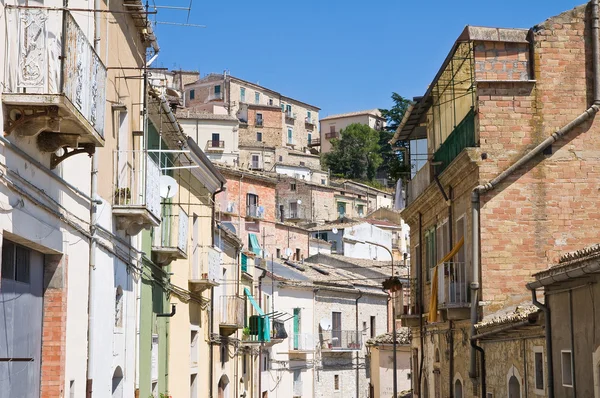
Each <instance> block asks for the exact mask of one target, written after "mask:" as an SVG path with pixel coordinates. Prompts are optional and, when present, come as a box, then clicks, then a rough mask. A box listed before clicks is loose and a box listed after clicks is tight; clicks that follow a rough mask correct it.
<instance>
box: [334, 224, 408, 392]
mask: <svg viewBox="0 0 600 398" xmlns="http://www.w3.org/2000/svg"><path fill="white" fill-rule="evenodd" d="M342 241H343V242H346V243H351V244H357V243H362V244H365V245H373V246H378V247H381V248H383V249H385V250H386V251H387V252H388V253H389V254H390V258H391V260H392V276H391V278H390V280H393V279H394V277H395V276H394V255H393V254H392V251H391V250H390V249H389V248H388V247H387V246H384V245H382V244H381V243H376V242H370V241H364V240H358V239H353V238H350V237H346V236H344V237H343V238H342ZM392 292H393V290H392ZM392 340H393V343H392V344H393V347H394V353H393V354H392V355H393V362H394V374H393V380H394V398H397V397H398V372H397V370H396V369H397V365H398V362H397V360H396V348H397V346H398V342H397V341H396V300H394V297H392Z"/></svg>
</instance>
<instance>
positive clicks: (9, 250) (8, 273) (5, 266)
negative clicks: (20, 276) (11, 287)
mask: <svg viewBox="0 0 600 398" xmlns="http://www.w3.org/2000/svg"><path fill="white" fill-rule="evenodd" d="M2 278H4V279H15V244H14V243H12V242H9V241H7V240H4V242H3V243H2Z"/></svg>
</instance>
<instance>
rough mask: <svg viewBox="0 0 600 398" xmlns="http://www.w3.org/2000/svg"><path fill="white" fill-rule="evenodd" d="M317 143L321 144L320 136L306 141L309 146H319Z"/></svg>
mask: <svg viewBox="0 0 600 398" xmlns="http://www.w3.org/2000/svg"><path fill="white" fill-rule="evenodd" d="M319 145H321V139H320V138H312V139H311V140H310V141H308V146H310V147H313V146H319Z"/></svg>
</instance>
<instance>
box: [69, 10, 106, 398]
mask: <svg viewBox="0 0 600 398" xmlns="http://www.w3.org/2000/svg"><path fill="white" fill-rule="evenodd" d="M94 9H95V10H99V9H100V0H94ZM64 39H65V35H64V34H63V43H64V42H65V40H64ZM63 49H64V45H63ZM94 50H95V51H96V53H100V13H99V12H94ZM104 105H106V104H104ZM111 115H112V114H111ZM91 167H92V170H91V173H90V197H91V199H92V200H91V203H90V235H92V237H91V239H90V248H89V269H88V272H89V277H88V322H87V323H88V325H87V326H88V333H87V334H88V336H87V337H88V341H87V369H86V390H85V393H86V397H89V398H91V397H92V394H93V384H94V379H93V376H94V371H93V370H94V356H93V353H94V351H93V349H92V342H93V341H94V329H95V325H94V316H95V310H94V296H95V291H96V289H95V288H96V286H95V271H96V250H97V239H98V237H97V235H96V232H97V228H96V224H97V223H98V211H97V210H98V203H102V201H100V200H99V198H98V155H97V154H96V151H94V153H93V154H92V162H91Z"/></svg>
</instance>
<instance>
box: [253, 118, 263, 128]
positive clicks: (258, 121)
mask: <svg viewBox="0 0 600 398" xmlns="http://www.w3.org/2000/svg"><path fill="white" fill-rule="evenodd" d="M254 126H256V127H262V126H263V120H262V119H256V121H255V122H254Z"/></svg>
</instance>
